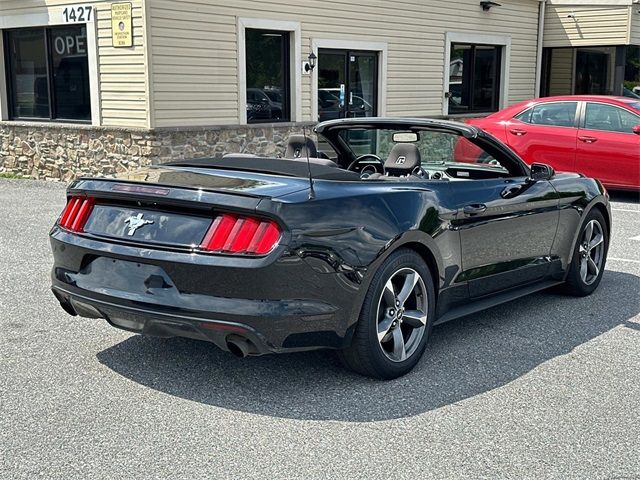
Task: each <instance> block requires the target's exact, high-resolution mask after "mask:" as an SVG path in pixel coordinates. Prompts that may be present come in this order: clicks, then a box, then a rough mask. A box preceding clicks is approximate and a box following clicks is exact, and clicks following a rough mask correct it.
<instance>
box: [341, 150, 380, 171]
mask: <svg viewBox="0 0 640 480" xmlns="http://www.w3.org/2000/svg"><path fill="white" fill-rule="evenodd" d="M365 160H375V161H376V162H378V163H379V164H380V170H379V171H378V168H377V165H376V166H375V167H374V166H373V165H366V166H365V167H363V170H364V168H367V167H373V168H375V169H376V171H378V173H384V162H383V161H382V160H381V159H380V157H379V156H377V155H374V154H373V153H367V154H365V155H360V156H359V157H358V158H356V159H355V160H354V161H353V162H351V163H350V164H349V166H348V167H347V170H350V171H352V172H353V171H355V168H356V166H358V164H359V163H360V162H363V161H365ZM361 173H362V172H361Z"/></svg>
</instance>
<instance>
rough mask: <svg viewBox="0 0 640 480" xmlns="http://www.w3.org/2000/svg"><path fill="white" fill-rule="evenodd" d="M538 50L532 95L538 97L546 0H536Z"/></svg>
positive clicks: (540, 84)
mask: <svg viewBox="0 0 640 480" xmlns="http://www.w3.org/2000/svg"><path fill="white" fill-rule="evenodd" d="M538 1H539V2H540V5H539V9H538V52H537V57H536V85H535V92H534V97H535V98H539V97H540V87H541V86H542V52H543V46H544V19H545V15H546V12H547V0H538Z"/></svg>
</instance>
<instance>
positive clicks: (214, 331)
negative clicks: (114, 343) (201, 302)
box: [51, 286, 283, 355]
mask: <svg viewBox="0 0 640 480" xmlns="http://www.w3.org/2000/svg"><path fill="white" fill-rule="evenodd" d="M51 290H52V291H53V294H54V295H55V296H56V298H57V299H58V301H59V302H60V305H61V306H62V308H63V309H64V310H65V311H66V312H67V313H69V314H70V315H79V316H81V317H86V318H104V319H105V320H107V322H109V323H110V324H111V325H112V326H114V327H117V328H120V329H123V330H127V331H130V332H134V333H139V334H143V335H151V336H154V337H165V338H168V337H186V338H194V339H197V340H205V341H208V342H212V343H215V344H216V346H218V347H219V348H221V349H222V350H226V351H229V347H228V345H229V341H230V340H232V339H235V340H236V341H237V340H239V339H240V340H241V341H244V342H246V344H247V350H248V353H249V354H250V355H263V354H266V353H274V352H279V351H281V350H283V349H281V348H277V347H275V346H274V345H273V344H272V343H271V342H269V341H268V340H267V339H266V338H265V337H264V336H263V335H261V334H260V333H258V332H256V331H255V330H254V329H253V328H252V327H250V326H248V325H244V324H241V323H235V322H225V321H220V320H209V319H205V318H199V317H192V316H187V315H184V314H181V313H175V312H174V313H167V312H161V311H158V310H153V309H147V308H142V307H130V306H123V305H119V304H117V303H112V302H107V301H103V300H97V299H95V298H91V297H87V296H84V295H80V294H78V293H72V292H70V291H68V290H65V289H63V288H60V287H55V286H54V287H52V288H51Z"/></svg>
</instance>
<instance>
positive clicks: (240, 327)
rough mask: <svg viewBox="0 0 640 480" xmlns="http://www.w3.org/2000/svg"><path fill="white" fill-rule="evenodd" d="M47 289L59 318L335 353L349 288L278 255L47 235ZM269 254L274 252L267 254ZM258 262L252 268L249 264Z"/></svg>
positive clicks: (347, 317) (352, 293) (259, 348)
mask: <svg viewBox="0 0 640 480" xmlns="http://www.w3.org/2000/svg"><path fill="white" fill-rule="evenodd" d="M51 244H52V249H53V254H54V260H55V263H54V267H53V271H52V290H53V293H54V294H55V296H56V298H57V299H58V301H59V302H60V304H61V305H62V307H63V308H64V310H65V311H67V312H68V313H70V314H72V315H79V316H82V317H88V318H104V319H106V320H107V321H108V322H109V323H110V324H112V325H113V326H115V327H118V328H122V329H125V330H129V331H133V332H136V333H142V334H148V335H154V336H160V337H173V336H180V337H188V338H196V339H200V340H206V341H210V342H213V343H215V344H216V345H217V346H218V347H220V348H221V349H223V350H229V348H228V342H229V341H230V340H234V339H235V340H238V337H239V338H240V339H241V340H242V341H247V342H248V349H249V352H248V353H249V354H253V355H261V354H265V353H277V352H284V351H300V350H310V349H316V348H344V347H345V346H347V345H348V344H349V342H350V340H351V327H352V325H353V324H354V323H355V321H354V320H355V319H356V318H357V315H355V317H354V315H353V308H354V305H355V303H356V302H354V299H355V298H357V297H358V296H359V295H358V291H359V286H358V285H356V284H354V283H352V282H349V281H346V280H345V278H343V276H342V275H341V274H338V273H318V272H316V271H315V270H314V269H313V268H311V267H310V266H309V264H308V263H307V262H306V261H304V260H303V259H301V258H299V257H296V256H287V255H286V252H279V254H277V255H275V256H274V258H271V259H264V258H263V259H261V260H251V262H248V263H245V264H243V262H242V261H241V260H242V259H240V261H236V262H233V261H230V259H229V258H222V259H220V262H219V263H216V262H217V259H216V258H214V257H207V258H202V262H198V260H199V259H200V256H199V255H193V254H186V253H176V252H159V251H157V250H154V251H150V250H141V249H140V248H132V247H130V246H125V245H116V244H104V243H102V242H98V241H96V240H95V239H92V238H84V237H82V236H78V235H72V234H69V233H67V232H64V231H61V230H54V231H52V235H51ZM276 253H277V252H276ZM258 262H259V263H258Z"/></svg>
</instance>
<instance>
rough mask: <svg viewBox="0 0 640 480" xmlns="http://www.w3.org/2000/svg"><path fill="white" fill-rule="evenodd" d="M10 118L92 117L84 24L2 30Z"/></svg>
mask: <svg viewBox="0 0 640 480" xmlns="http://www.w3.org/2000/svg"><path fill="white" fill-rule="evenodd" d="M4 45H5V61H6V65H5V70H6V76H7V79H6V85H7V98H8V105H9V116H10V118H11V119H36V120H57V121H73V122H89V121H91V95H90V86H89V85H90V79H89V62H88V48H87V29H86V25H84V24H83V25H64V26H52V27H29V28H19V29H10V30H6V31H4Z"/></svg>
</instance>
